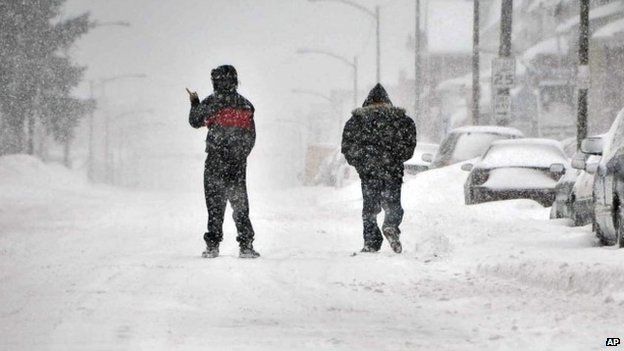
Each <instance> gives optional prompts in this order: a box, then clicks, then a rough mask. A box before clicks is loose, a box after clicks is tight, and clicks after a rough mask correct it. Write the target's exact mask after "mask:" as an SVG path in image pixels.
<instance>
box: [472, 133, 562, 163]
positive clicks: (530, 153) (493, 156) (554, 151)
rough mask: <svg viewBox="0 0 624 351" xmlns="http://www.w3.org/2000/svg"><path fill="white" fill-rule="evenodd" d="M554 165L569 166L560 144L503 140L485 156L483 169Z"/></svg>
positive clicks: (482, 160)
mask: <svg viewBox="0 0 624 351" xmlns="http://www.w3.org/2000/svg"><path fill="white" fill-rule="evenodd" d="M554 163H561V164H563V165H567V164H568V163H569V161H568V158H567V156H566V154H565V152H564V151H563V149H562V148H561V145H560V143H559V142H557V141H554V140H536V139H519V140H501V141H496V142H494V143H492V146H490V148H489V149H488V151H487V152H486V153H485V155H483V157H482V159H481V161H480V162H479V166H480V167H482V168H501V167H528V168H549V167H550V166H551V165H552V164H554Z"/></svg>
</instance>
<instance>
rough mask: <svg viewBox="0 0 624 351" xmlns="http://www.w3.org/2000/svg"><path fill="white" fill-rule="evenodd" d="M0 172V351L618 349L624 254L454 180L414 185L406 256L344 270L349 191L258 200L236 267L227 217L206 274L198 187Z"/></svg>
mask: <svg viewBox="0 0 624 351" xmlns="http://www.w3.org/2000/svg"><path fill="white" fill-rule="evenodd" d="M9 161H10V162H9ZM9 161H7V159H0V282H1V284H0V298H1V299H0V349H8V350H31V349H58V350H68V349H74V350H91V349H94V350H95V349H97V350H100V349H106V350H109V349H124V350H137V349H146V350H148V349H149V350H159V349H162V350H169V349H184V350H188V349H197V350H258V349H259V350H420V349H422V350H432V349H435V350H458V349H461V350H463V349H467V350H484V349H487V350H492V349H502V350H506V349H513V350H529V349H530V350H591V349H595V350H598V349H602V348H603V346H604V342H605V340H606V338H607V337H624V334H623V333H624V331H623V330H622V325H624V317H623V316H622V313H621V311H623V310H624V289H623V288H624V265H623V263H624V251H623V250H615V249H612V248H601V247H594V240H593V238H592V235H591V233H590V229H589V227H584V228H569V227H567V226H566V225H565V222H564V221H548V220H547V218H548V210H547V209H544V208H541V207H540V206H539V205H537V204H536V203H533V202H530V201H509V202H504V203H490V204H483V205H479V206H471V207H466V206H464V205H463V194H462V185H463V181H464V179H465V176H466V174H465V173H463V172H461V171H460V170H459V167H458V166H457V167H451V168H446V169H442V170H437V171H432V172H427V173H424V174H421V175H419V176H417V177H414V178H411V179H409V180H408V181H407V183H406V185H405V187H404V195H403V199H404V203H405V207H406V217H405V223H404V226H403V231H404V234H403V236H402V239H403V242H404V248H405V251H404V254H402V255H395V254H393V253H392V252H391V251H390V249H389V248H388V247H387V245H384V247H383V249H382V252H381V253H378V254H368V255H366V254H358V255H356V256H352V253H353V252H354V251H358V250H359V248H360V247H361V245H362V242H361V234H360V231H361V224H360V220H359V218H360V213H359V212H360V206H361V196H360V194H359V188H358V185H357V184H354V185H352V186H349V187H347V188H345V189H341V190H336V189H332V188H298V189H291V190H284V191H280V192H259V191H256V192H255V193H252V194H251V195H252V198H251V207H252V220H253V222H254V225H255V229H256V232H257V240H256V248H257V249H258V250H259V251H260V252H261V253H262V255H263V256H262V257H261V258H260V259H258V260H240V259H238V258H236V255H237V247H236V242H235V240H234V236H235V234H234V226H233V224H232V223H231V220H229V218H228V221H227V222H226V223H227V225H226V235H225V240H224V242H223V245H222V250H221V251H222V256H221V257H219V258H217V259H214V260H205V259H201V258H200V253H201V251H202V249H203V247H202V245H203V243H202V239H201V235H202V230H203V227H204V223H205V218H204V217H205V212H204V208H203V206H204V205H203V198H202V195H203V194H202V192H201V188H198V191H197V192H196V193H172V192H167V193H147V192H135V191H121V190H115V189H108V188H103V187H96V188H94V187H90V186H88V185H86V184H80V182H79V180H75V181H67V182H65V183H63V182H60V185H59V179H70V176H69V175H65V174H61V173H62V172H61V171H60V170H57V171H58V172H56V171H54V172H53V171H50V169H49V168H48V166H45V165H43V164H40V163H37V162H35V161H34V160H29V159H27V158H25V159H21V160H16V159H11V160H9ZM11 167H13V168H11ZM12 169H13V170H14V171H11V170H12ZM26 170H37V172H40V174H48V176H49V177H48V178H47V179H48V181H47V182H46V181H45V179H46V178H45V177H44V180H43V181H42V179H41V177H26V176H25V175H24V174H22V173H24V172H25V171H26ZM11 172H13V173H11ZM27 173H28V172H27ZM51 184H55V186H51ZM63 184H64V185H63ZM198 186H199V187H200V186H201V185H200V184H198Z"/></svg>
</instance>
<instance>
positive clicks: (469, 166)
mask: <svg viewBox="0 0 624 351" xmlns="http://www.w3.org/2000/svg"><path fill="white" fill-rule="evenodd" d="M473 167H474V166H473V164H472V163H464V164H463V165H461V170H462V171H466V172H470V171H472V168H473Z"/></svg>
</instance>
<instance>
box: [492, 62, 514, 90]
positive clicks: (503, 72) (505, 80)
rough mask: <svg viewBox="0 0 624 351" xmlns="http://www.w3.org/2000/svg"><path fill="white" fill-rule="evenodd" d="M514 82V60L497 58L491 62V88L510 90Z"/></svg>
mask: <svg viewBox="0 0 624 351" xmlns="http://www.w3.org/2000/svg"><path fill="white" fill-rule="evenodd" d="M515 80H516V59H514V58H506V57H505V58H503V57H498V58H495V59H494V60H493V61H492V87H494V88H496V89H511V88H513V87H514V85H515Z"/></svg>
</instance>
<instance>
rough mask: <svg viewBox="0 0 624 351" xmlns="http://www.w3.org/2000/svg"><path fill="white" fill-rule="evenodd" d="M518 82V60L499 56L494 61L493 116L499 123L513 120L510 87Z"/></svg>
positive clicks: (504, 123)
mask: <svg viewBox="0 0 624 351" xmlns="http://www.w3.org/2000/svg"><path fill="white" fill-rule="evenodd" d="M515 83H516V60H515V58H513V57H498V58H495V59H494V60H493V61H492V91H493V104H492V108H493V110H494V111H493V116H494V121H495V122H496V124H498V125H506V124H508V123H509V121H511V94H510V89H511V88H513V87H514V85H515Z"/></svg>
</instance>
